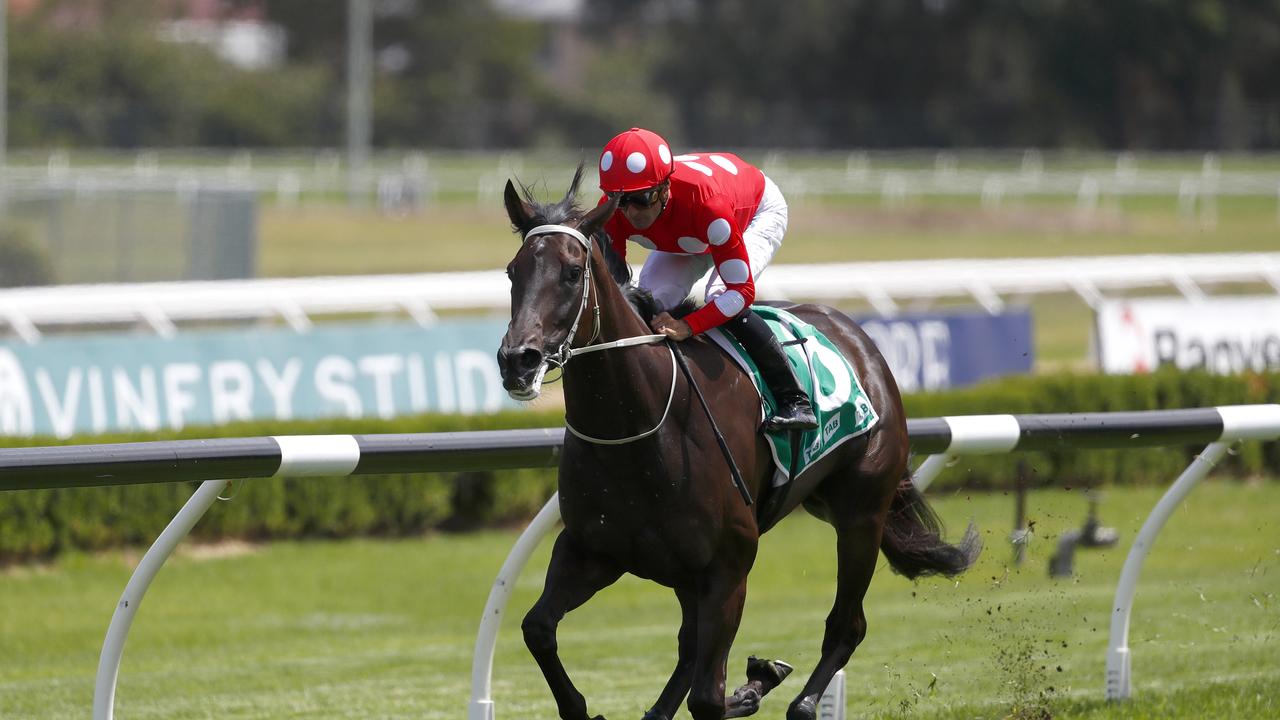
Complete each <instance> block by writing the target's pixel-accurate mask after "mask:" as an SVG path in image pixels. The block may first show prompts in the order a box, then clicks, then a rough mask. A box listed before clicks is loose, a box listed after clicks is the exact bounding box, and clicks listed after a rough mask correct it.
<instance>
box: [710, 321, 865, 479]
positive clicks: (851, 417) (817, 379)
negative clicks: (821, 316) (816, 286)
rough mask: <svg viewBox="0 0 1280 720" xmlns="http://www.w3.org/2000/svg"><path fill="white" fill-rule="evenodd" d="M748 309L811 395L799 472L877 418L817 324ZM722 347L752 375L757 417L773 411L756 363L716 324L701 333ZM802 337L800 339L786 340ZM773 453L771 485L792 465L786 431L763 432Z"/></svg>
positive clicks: (849, 369)
mask: <svg viewBox="0 0 1280 720" xmlns="http://www.w3.org/2000/svg"><path fill="white" fill-rule="evenodd" d="M751 310H752V312H754V313H756V314H757V315H759V316H760V317H762V318H764V321H765V322H766V323H767V324H768V325H769V329H770V330H773V334H774V336H775V337H777V338H778V342H780V343H782V344H783V345H782V347H783V350H785V352H786V355H787V361H788V362H789V363H791V370H792V371H793V372H795V374H796V378H797V379H798V380H799V381H800V387H802V388H804V389H805V391H806V392H808V393H809V398H810V399H811V400H812V401H813V411H814V414H815V415H817V416H818V427H817V429H816V430H808V431H806V432H804V433H803V434H802V435H801V441H800V461H799V463H798V464H797V466H796V475H797V476H799V475H800V474H801V473H803V472H804V470H805V468H807V467H809V466H810V465H812V464H813V463H815V462H817V461H818V460H820V459H822V457H823V456H825V455H826V454H827V453H829V452H831V451H832V450H834V449H835V448H836V447H838V446H839V445H840V444H841V443H843V442H845V441H846V440H850V439H853V438H855V437H858V436H859V435H862V434H863V433H865V432H867V431H868V430H870V429H871V428H873V427H875V424H876V423H877V422H878V421H879V420H880V416H879V415H878V414H876V411H875V408H873V407H871V401H870V400H869V399H868V398H867V394H866V393H865V392H864V391H863V389H862V383H861V382H859V381H858V377H857V374H856V373H854V371H853V367H852V366H850V365H849V361H848V360H846V359H845V358H844V356H843V355H842V354H841V353H840V351H839V349H837V348H836V346H835V345H834V344H833V343H832V342H831V341H830V340H828V339H827V337H826V336H825V335H823V334H822V333H821V332H819V331H818V329H817V328H815V327H814V326H812V325H810V324H809V323H806V322H805V321H803V320H801V319H800V318H798V317H796V316H795V315H792V314H791V313H789V312H787V311H786V310H782V309H779V308H775V307H771V306H768V305H753V306H751ZM704 334H705V335H706V336H707V337H708V338H710V339H711V340H712V341H713V342H715V343H716V344H717V345H719V346H720V347H721V349H723V350H724V351H725V352H727V353H728V354H729V357H731V358H733V360H734V362H736V363H737V364H738V365H740V366H741V367H742V369H743V370H745V371H746V372H747V375H749V376H750V377H751V382H752V383H753V384H755V386H756V390H757V392H759V393H760V400H761V408H760V411H761V414H760V419H761V420H763V419H764V418H766V417H768V416H769V415H771V414H772V412H773V409H774V408H775V407H776V406H777V403H776V402H775V401H774V399H773V394H772V393H771V392H770V391H769V387H768V386H767V385H766V384H765V383H764V381H763V380H762V379H761V377H760V371H759V370H758V369H757V368H756V364H755V361H754V360H752V359H751V358H750V356H748V355H747V353H746V351H745V350H744V349H743V348H742V346H741V345H740V344H739V343H738V341H737V340H736V339H734V337H733V336H732V335H730V334H729V333H727V332H725V331H723V330H720V329H719V328H715V329H711V330H708V331H707V332H706V333H704ZM800 339H803V340H804V342H802V343H796V344H794V345H788V344H787V343H790V342H793V341H795V340H800ZM766 438H767V439H768V441H769V447H770V449H771V451H772V453H773V461H774V465H775V469H774V475H773V484H774V485H775V486H778V485H782V484H784V483H786V482H787V480H788V479H790V478H789V477H788V474H787V473H788V472H789V470H790V468H791V438H790V437H789V434H788V433H785V432H784V433H769V434H767V435H766Z"/></svg>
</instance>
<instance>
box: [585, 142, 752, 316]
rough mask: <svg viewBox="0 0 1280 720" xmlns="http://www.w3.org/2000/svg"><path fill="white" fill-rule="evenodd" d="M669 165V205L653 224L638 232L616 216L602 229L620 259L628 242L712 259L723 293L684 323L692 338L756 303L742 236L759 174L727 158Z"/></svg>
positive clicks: (686, 158) (690, 158)
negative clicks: (723, 289)
mask: <svg viewBox="0 0 1280 720" xmlns="http://www.w3.org/2000/svg"><path fill="white" fill-rule="evenodd" d="M624 134H625V133H624ZM672 161H673V165H674V169H673V170H672V173H671V200H670V202H669V203H668V204H667V207H666V209H665V210H663V211H662V214H661V215H659V216H658V219H657V221H655V222H654V224H653V225H651V226H649V227H648V228H646V229H644V230H637V229H636V228H635V226H633V225H632V224H631V223H630V222H629V221H628V220H627V218H626V216H625V215H624V214H623V213H622V211H618V212H615V213H614V214H613V217H611V218H609V221H608V222H607V223H605V228H604V229H605V231H606V232H607V233H609V238H610V239H611V240H612V242H613V248H614V250H616V251H617V252H618V253H619V254H620V255H622V257H624V258H625V257H626V253H627V241H628V240H630V241H631V242H634V243H636V244H638V245H641V246H644V247H647V248H650V249H652V250H660V251H662V252H669V253H680V254H684V255H705V254H710V255H711V260H712V262H714V263H715V266H716V270H717V271H718V272H719V273H720V277H721V279H723V280H724V283H725V292H723V293H721V294H720V295H719V296H718V297H716V298H715V300H713V301H712V302H710V303H708V304H707V305H706V306H704V307H702V308H699V309H698V310H697V311H695V312H694V313H692V314H691V315H689V316H688V317H686V318H685V321H686V322H688V323H689V327H690V328H691V329H692V330H693V332H694V334H697V333H700V332H703V331H704V330H707V329H710V328H713V327H715V326H717V325H720V324H722V323H724V322H725V321H727V320H729V319H730V318H732V317H734V316H735V315H737V314H738V313H739V312H741V311H742V309H743V308H745V307H746V306H748V305H750V304H751V301H752V300H753V299H755V295H756V288H755V281H754V279H753V278H752V277H751V266H750V264H749V261H748V259H747V248H746V245H744V244H743V242H742V231H743V229H745V228H746V227H747V225H749V224H750V223H751V218H753V217H754V216H755V214H756V207H757V206H758V205H759V204H760V196H761V195H762V194H763V193H764V173H762V172H760V170H759V169H757V168H755V167H753V166H751V165H748V164H747V163H746V162H744V161H743V160H742V159H741V158H739V157H738V156H736V155H731V154H729V153H697V154H693V155H679V156H676V157H674V158H672ZM603 176H604V171H602V173H601V177H603ZM603 184H604V183H603V181H602V185H603ZM653 184H654V183H650V184H648V185H644V186H642V187H637V188H633V189H643V188H645V187H652V186H653ZM601 202H604V198H601Z"/></svg>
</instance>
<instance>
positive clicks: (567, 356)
mask: <svg viewBox="0 0 1280 720" xmlns="http://www.w3.org/2000/svg"><path fill="white" fill-rule="evenodd" d="M555 234H564V235H568V236H569V237H571V238H573V239H575V240H577V241H578V242H579V243H581V244H582V248H583V249H584V250H586V251H587V262H586V266H585V268H584V269H583V273H582V304H580V305H579V306H578V314H577V315H576V316H575V317H574V318H573V325H571V326H570V327H569V334H568V335H566V336H565V339H564V342H563V343H561V344H560V347H559V348H557V349H556V351H555V352H554V353H551V354H549V355H547V356H546V358H545V359H544V360H543V362H542V365H541V366H539V367H538V372H537V374H536V375H534V377H533V381H532V383H531V385H532V388H533V391H534V392H535V393H536V392H537V390H538V388H539V387H541V385H542V382H543V377H544V376H545V375H546V374H547V370H548V369H549V367H550V366H552V365H554V366H555V367H557V368H560V369H561V370H563V368H564V366H565V365H566V364H568V362H569V360H571V359H572V358H574V357H576V356H578V355H586V354H587V353H593V352H597V351H600V350H612V349H615V348H625V347H634V346H636V345H652V344H654V343H659V342H662V341H664V340H666V339H667V336H666V335H637V336H635V337H629V338H623V339H621V340H612V341H610V342H604V343H596V344H592V343H594V342H595V340H596V338H598V337H600V299H599V298H598V297H597V298H596V301H595V306H594V307H593V308H592V310H591V317H592V330H591V338H590V339H589V340H587V344H586V345H584V346H582V347H576V348H575V347H572V343H573V338H574V336H575V335H577V333H578V325H579V324H581V322H582V314H583V313H584V312H586V310H587V304H588V301H589V299H590V297H591V245H592V243H591V240H590V239H588V238H587V236H586V235H583V234H582V232H581V231H580V230H578V229H577V228H574V227H569V226H568V225H556V224H548V225H539V226H537V227H535V228H533V229H532V230H530V231H528V232H526V233H525V234H524V240H525V242H528V241H529V239H530V238H533V237H537V236H539V235H555ZM668 351H669V352H670V353H671V390H670V391H669V392H668V393H667V407H666V409H664V410H663V411H662V419H660V420H658V424H657V425H654V426H653V427H652V428H651V429H649V430H646V431H645V432H642V433H640V434H639V435H632V436H631V437H625V438H619V439H616V440H609V439H604V438H597V437H592V436H590V435H586V434H584V433H581V432H578V430H577V429H575V428H574V427H573V425H571V424H569V417H568V413H567V412H566V414H565V422H564V424H565V428H566V429H567V430H568V431H569V432H570V433H572V434H573V435H574V436H575V437H577V438H580V439H582V440H586V441H587V442H590V443H596V444H597V445H623V444H625V443H629V442H634V441H636V440H640V439H641V438H646V437H649V436H650V435H652V434H654V433H655V432H657V431H658V428H660V427H662V424H663V423H664V422H666V420H667V415H668V413H670V412H671V401H672V400H673V399H674V398H675V396H676V375H677V373H676V356H675V350H673V349H671V348H670V346H668Z"/></svg>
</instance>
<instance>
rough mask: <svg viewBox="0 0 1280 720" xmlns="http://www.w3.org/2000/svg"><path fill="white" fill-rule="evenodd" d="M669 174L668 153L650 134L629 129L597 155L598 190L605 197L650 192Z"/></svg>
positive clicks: (636, 129)
mask: <svg viewBox="0 0 1280 720" xmlns="http://www.w3.org/2000/svg"><path fill="white" fill-rule="evenodd" d="M670 174H671V149H670V147H669V146H668V145H667V141H666V140H663V139H662V136H661V135H659V134H657V133H655V132H651V131H649V130H644V129H642V128H631V129H630V130H628V131H626V132H624V133H621V134H619V135H618V136H616V137H614V138H613V139H612V140H610V141H609V144H608V145H605V146H604V152H602V153H600V189H601V190H603V191H605V192H607V193H610V192H630V191H632V190H644V189H646V188H651V187H653V186H654V185H657V184H658V183H660V182H662V181H663V180H666V179H667V176H668V175H670Z"/></svg>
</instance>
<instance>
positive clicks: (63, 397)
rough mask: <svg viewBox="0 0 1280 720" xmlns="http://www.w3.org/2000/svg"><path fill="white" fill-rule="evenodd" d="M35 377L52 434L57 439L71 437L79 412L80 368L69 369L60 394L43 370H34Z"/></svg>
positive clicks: (51, 379) (46, 372)
mask: <svg viewBox="0 0 1280 720" xmlns="http://www.w3.org/2000/svg"><path fill="white" fill-rule="evenodd" d="M35 375H36V390H38V391H39V392H40V399H41V400H42V401H43V402H44V406H45V408H46V409H47V410H48V412H49V422H50V423H52V425H53V433H54V434H55V435H57V436H58V437H68V436H70V435H73V434H74V433H75V428H76V416H77V415H78V414H79V410H80V380H81V376H82V375H83V373H81V371H80V368H71V372H69V373H67V382H66V384H65V387H64V389H63V391H62V393H61V394H60V393H59V392H58V389H57V388H56V387H54V384H53V378H51V377H49V373H48V371H46V370H45V369H44V368H40V369H38V370H36V373H35Z"/></svg>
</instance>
